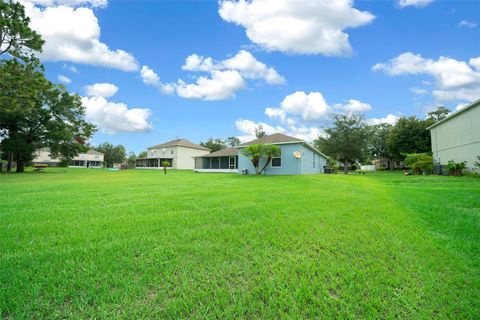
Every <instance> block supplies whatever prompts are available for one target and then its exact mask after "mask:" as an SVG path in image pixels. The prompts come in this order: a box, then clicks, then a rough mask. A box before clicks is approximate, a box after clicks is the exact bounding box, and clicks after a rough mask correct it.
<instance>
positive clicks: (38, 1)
mask: <svg viewBox="0 0 480 320" xmlns="http://www.w3.org/2000/svg"><path fill="white" fill-rule="evenodd" d="M22 2H29V3H32V4H34V5H37V6H42V7H56V6H69V7H77V6H91V7H93V8H105V7H106V6H107V4H108V0H22Z"/></svg>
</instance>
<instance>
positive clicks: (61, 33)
mask: <svg viewBox="0 0 480 320" xmlns="http://www.w3.org/2000/svg"><path fill="white" fill-rule="evenodd" d="M40 2H44V5H56V4H60V3H64V4H65V3H67V2H68V3H70V4H72V5H73V4H75V5H81V4H87V3H88V4H90V5H92V6H95V5H99V4H102V3H105V4H106V1H100V0H99V1H79V0H77V1H73V0H72V1H58V0H57V1H35V3H40ZM23 3H24V4H25V12H26V14H27V15H28V16H29V17H30V19H31V22H30V26H31V27H32V29H34V30H35V31H37V32H38V33H39V34H40V35H41V36H42V38H43V39H44V40H45V45H44V46H43V52H42V53H41V54H40V58H41V59H42V60H46V61H70V62H75V63H84V64H88V65H92V66H101V67H108V68H114V69H120V70H123V71H135V70H138V63H137V61H136V60H135V58H134V56H133V55H131V54H130V53H128V52H126V51H124V50H119V49H117V50H111V49H110V48H109V47H108V46H107V45H106V44H105V43H102V42H101V41H100V26H99V24H98V20H97V17H96V16H95V14H94V13H93V10H92V9H91V8H87V7H79V8H75V7H69V6H65V5H60V6H57V7H49V6H47V7H38V6H34V3H32V2H23Z"/></svg>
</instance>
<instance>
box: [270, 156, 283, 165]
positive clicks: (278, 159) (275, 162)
mask: <svg viewBox="0 0 480 320" xmlns="http://www.w3.org/2000/svg"><path fill="white" fill-rule="evenodd" d="M271 166H272V168H280V167H281V166H282V155H280V156H279V157H275V158H272V164H271Z"/></svg>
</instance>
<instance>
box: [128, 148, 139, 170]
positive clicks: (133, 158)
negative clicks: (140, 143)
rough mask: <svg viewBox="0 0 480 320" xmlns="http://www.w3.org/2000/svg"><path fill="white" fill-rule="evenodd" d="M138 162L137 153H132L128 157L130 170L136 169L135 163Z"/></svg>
mask: <svg viewBox="0 0 480 320" xmlns="http://www.w3.org/2000/svg"><path fill="white" fill-rule="evenodd" d="M136 162H137V155H136V154H135V152H133V151H130V152H129V153H128V156H127V164H128V167H129V168H134V167H135V163H136Z"/></svg>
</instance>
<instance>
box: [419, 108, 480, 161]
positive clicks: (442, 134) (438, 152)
mask: <svg viewBox="0 0 480 320" xmlns="http://www.w3.org/2000/svg"><path fill="white" fill-rule="evenodd" d="M428 129H430V134H431V137H432V152H433V160H434V161H435V162H436V163H439V164H442V165H446V164H447V163H448V161H449V160H453V161H455V162H462V161H466V162H467V168H468V169H469V170H472V169H473V166H474V163H475V161H476V160H477V156H480V99H479V100H477V101H474V102H472V103H471V104H469V105H467V106H465V107H463V108H462V109H460V110H458V111H456V112H454V113H452V114H450V115H449V116H448V117H446V118H445V119H443V120H440V121H438V122H437V123H435V124H434V125H432V126H430V127H429V128H428Z"/></svg>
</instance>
